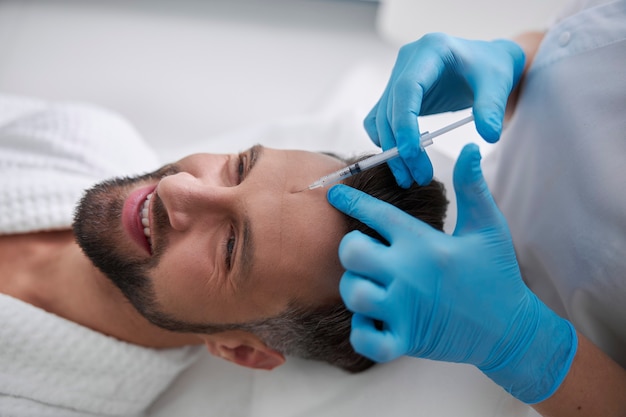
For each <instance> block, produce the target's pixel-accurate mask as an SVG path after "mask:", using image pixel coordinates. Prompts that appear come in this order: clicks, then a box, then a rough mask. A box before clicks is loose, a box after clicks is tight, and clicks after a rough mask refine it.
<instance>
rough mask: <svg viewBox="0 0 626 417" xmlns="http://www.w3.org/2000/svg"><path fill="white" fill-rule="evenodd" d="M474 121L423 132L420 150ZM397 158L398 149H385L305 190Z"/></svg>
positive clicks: (467, 120) (469, 120)
mask: <svg viewBox="0 0 626 417" xmlns="http://www.w3.org/2000/svg"><path fill="white" fill-rule="evenodd" d="M472 120H474V115H470V116H468V117H466V118H464V119H461V120H459V121H457V122H454V123H452V124H449V125H448V126H446V127H442V128H441V129H439V130H435V131H434V132H433V133H429V132H424V133H420V145H421V146H422V148H425V147H427V146H430V145H432V144H433V139H434V138H436V137H437V136H441V135H443V134H444V133H447V132H449V131H451V130H453V129H456V128H457V127H460V126H463V125H464V124H467V123H469V122H471V121H472ZM397 156H398V148H397V147H395V148H391V149H387V150H386V151H385V152H381V153H379V154H376V155H373V156H370V157H369V158H366V159H364V160H362V161H359V162H356V163H354V164H352V165H348V166H347V167H345V168H341V169H340V170H338V171H335V172H333V173H331V174H328V175H324V176H323V177H322V178H320V179H319V180H317V181H315V182H314V183H313V184H311V185H309V186H308V187H307V188H305V190H306V189H308V190H314V189H315V188H320V187H324V186H326V185H331V184H334V183H336V182H339V181H341V180H343V179H345V178H349V177H351V176H353V175H356V174H358V173H359V172H363V171H367V170H368V169H370V168H374V167H375V166H378V165H380V164H382V163H384V162H387V161H389V160H390V159H393V158H396V157H397Z"/></svg>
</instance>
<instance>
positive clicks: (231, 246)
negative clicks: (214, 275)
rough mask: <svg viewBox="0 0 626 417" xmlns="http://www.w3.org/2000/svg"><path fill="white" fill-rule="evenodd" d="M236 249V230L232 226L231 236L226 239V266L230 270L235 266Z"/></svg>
mask: <svg viewBox="0 0 626 417" xmlns="http://www.w3.org/2000/svg"><path fill="white" fill-rule="evenodd" d="M234 250H235V231H234V230H233V229H232V228H231V230H230V236H229V237H228V240H226V268H227V269H228V270H229V271H230V270H231V269H232V267H233V251H234Z"/></svg>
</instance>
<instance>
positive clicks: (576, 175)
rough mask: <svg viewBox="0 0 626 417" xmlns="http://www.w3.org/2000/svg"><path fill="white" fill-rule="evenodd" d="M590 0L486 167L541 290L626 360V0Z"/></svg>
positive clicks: (537, 71) (567, 26)
mask: <svg viewBox="0 0 626 417" xmlns="http://www.w3.org/2000/svg"><path fill="white" fill-rule="evenodd" d="M599 3H603V4H599ZM579 4H580V2H579ZM586 7H587V8H584V10H582V11H579V12H577V13H575V14H573V15H570V16H567V17H564V18H562V19H560V20H559V21H557V22H556V23H555V24H554V26H553V27H552V28H551V29H550V30H549V31H548V32H547V33H546V37H545V39H544V40H543V42H542V44H541V46H540V48H539V50H538V52H537V55H536V57H535V60H534V62H533V64H532V66H531V68H530V69H529V71H528V74H527V76H526V79H525V84H524V85H523V89H522V95H521V96H520V99H519V103H518V106H517V109H516V112H515V115H514V116H513V118H512V119H511V121H510V124H509V125H508V126H507V128H506V130H505V132H504V133H503V136H502V139H501V142H500V144H499V145H498V147H497V150H496V151H495V152H494V154H493V155H490V157H489V158H486V160H485V164H484V166H485V173H486V176H487V179H488V182H489V185H490V188H491V190H492V191H493V194H494V197H495V199H496V201H497V203H498V206H499V207H500V209H501V210H502V211H503V213H504V215H505V217H506V219H507V221H508V223H509V226H510V229H511V233H512V236H513V241H514V244H515V248H516V251H517V256H518V260H519V263H520V267H521V271H522V275H523V277H524V279H525V280H526V282H527V284H528V285H529V287H530V288H531V289H532V290H533V291H534V292H535V293H536V294H537V295H538V296H539V297H540V298H541V299H542V300H543V301H544V302H545V303H546V304H547V305H549V306H550V307H551V308H552V309H554V310H555V311H556V312H557V313H558V314H560V315H562V316H563V317H566V318H568V319H569V320H570V321H571V322H572V323H573V324H574V326H575V327H576V328H577V329H578V331H580V332H581V333H583V334H584V335H586V336H587V337H588V338H590V339H591V340H592V341H593V342H594V343H595V344H596V345H598V346H599V347H600V348H601V349H602V350H603V351H604V352H606V353H607V354H608V355H610V356H611V357H612V358H613V359H615V360H616V361H617V362H619V363H620V364H621V365H622V366H623V367H626V1H625V0H622V1H612V2H598V1H593V2H588V3H587V5H586ZM491 157H493V159H490V158H491Z"/></svg>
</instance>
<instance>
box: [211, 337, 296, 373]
mask: <svg viewBox="0 0 626 417" xmlns="http://www.w3.org/2000/svg"><path fill="white" fill-rule="evenodd" d="M201 338H202V340H204V344H205V345H206V347H207V349H208V350H209V352H211V354H213V355H215V356H219V357H221V358H223V359H226V360H227V361H231V362H234V363H236V364H237V365H241V366H246V367H248V368H254V369H266V370H271V369H274V368H276V367H277V366H280V365H282V364H283V363H285V356H284V355H283V354H282V353H280V352H278V351H277V350H274V349H271V348H269V347H268V346H267V345H266V344H265V343H263V342H262V341H261V339H259V338H258V337H257V336H255V335H253V334H252V333H248V332H244V331H240V330H229V331H225V332H220V333H214V334H207V335H202V336H201Z"/></svg>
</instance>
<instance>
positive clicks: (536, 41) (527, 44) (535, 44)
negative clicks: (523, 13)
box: [504, 32, 545, 121]
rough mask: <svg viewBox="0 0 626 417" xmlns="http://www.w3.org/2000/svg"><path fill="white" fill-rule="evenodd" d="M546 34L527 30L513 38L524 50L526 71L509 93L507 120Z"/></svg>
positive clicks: (511, 113)
mask: <svg viewBox="0 0 626 417" xmlns="http://www.w3.org/2000/svg"><path fill="white" fill-rule="evenodd" d="M544 36H545V32H525V33H522V34H521V35H519V36H516V37H514V38H513V42H515V43H516V44H518V45H519V46H520V47H521V48H522V50H523V51H524V55H525V56H526V61H525V62H524V71H523V72H522V77H521V78H520V80H519V82H518V83H517V85H516V86H515V88H514V89H513V91H511V94H510V95H509V100H508V101H507V103H506V113H505V114H504V120H505V121H507V120H508V119H510V118H511V116H513V113H514V112H515V108H516V107H517V100H518V98H519V95H520V90H522V89H523V88H524V79H525V78H526V72H527V71H528V68H529V67H530V66H531V65H532V63H533V61H534V60H535V55H536V54H537V50H538V49H539V45H540V44H541V41H542V40H543V37H544Z"/></svg>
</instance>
